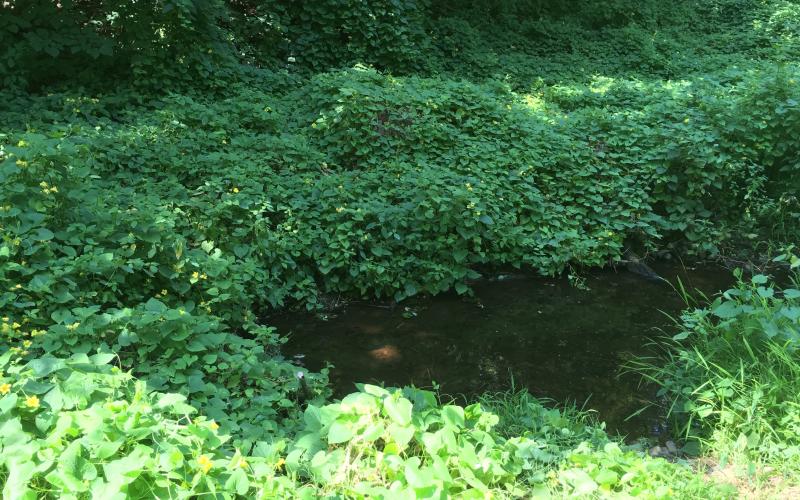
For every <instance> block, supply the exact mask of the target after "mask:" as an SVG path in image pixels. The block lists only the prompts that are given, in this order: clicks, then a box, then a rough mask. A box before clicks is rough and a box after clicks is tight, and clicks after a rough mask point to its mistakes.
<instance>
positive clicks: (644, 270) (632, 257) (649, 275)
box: [622, 251, 667, 282]
mask: <svg viewBox="0 0 800 500" xmlns="http://www.w3.org/2000/svg"><path fill="white" fill-rule="evenodd" d="M625 257H626V260H624V261H622V262H624V263H625V269H627V270H628V271H629V272H632V273H634V274H638V275H639V276H641V277H642V278H645V279H647V280H650V281H657V282H666V281H667V280H665V279H664V278H662V277H661V276H659V275H658V273H656V272H655V271H653V270H652V269H651V268H650V266H648V265H647V264H645V263H644V262H643V261H642V260H641V259H640V258H639V257H638V256H637V255H636V254H635V253H633V252H630V251H629V252H625Z"/></svg>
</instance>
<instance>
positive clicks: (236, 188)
mask: <svg viewBox="0 0 800 500" xmlns="http://www.w3.org/2000/svg"><path fill="white" fill-rule="evenodd" d="M231 191H233V192H234V193H238V192H239V188H238V187H235V188H233V189H231Z"/></svg>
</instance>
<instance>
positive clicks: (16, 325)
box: [11, 322, 22, 330]
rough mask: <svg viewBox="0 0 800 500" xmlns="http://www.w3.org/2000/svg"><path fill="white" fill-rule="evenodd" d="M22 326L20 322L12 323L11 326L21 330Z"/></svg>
mask: <svg viewBox="0 0 800 500" xmlns="http://www.w3.org/2000/svg"><path fill="white" fill-rule="evenodd" d="M21 326H22V325H20V324H19V323H16V322H15V323H12V324H11V328H13V329H14V330H19V327H21Z"/></svg>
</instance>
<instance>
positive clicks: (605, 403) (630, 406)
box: [270, 262, 732, 437]
mask: <svg viewBox="0 0 800 500" xmlns="http://www.w3.org/2000/svg"><path fill="white" fill-rule="evenodd" d="M653 268H654V269H655V271H656V272H658V273H659V274H660V275H661V276H663V277H665V278H667V279H668V280H669V281H670V282H672V283H676V280H677V279H678V278H680V280H681V281H682V283H683V284H684V286H685V287H686V289H687V290H695V289H696V290H700V291H702V292H703V293H705V294H707V295H710V294H713V293H716V292H717V291H720V290H724V289H726V288H728V286H729V285H730V284H731V283H732V276H731V273H730V272H729V271H727V270H724V269H720V268H717V267H702V266H700V267H697V268H694V269H686V268H684V267H683V266H681V265H678V264H674V263H670V262H661V263H656V264H654V265H653ZM585 278H586V281H585V283H586V285H587V287H588V289H579V288H576V287H575V286H572V285H571V284H570V283H569V281H568V280H567V279H566V278H541V277H535V276H526V275H499V276H497V277H494V278H492V279H487V280H482V281H479V282H477V283H475V284H474V285H473V289H474V291H475V296H474V298H465V297H459V296H457V295H455V294H443V295H440V296H436V297H432V298H427V299H418V300H411V301H406V302H404V303H402V304H399V305H397V306H396V307H394V308H387V307H380V306H378V305H376V304H363V303H351V304H349V305H348V306H347V307H346V308H345V309H343V310H340V311H337V312H336V313H335V314H329V315H327V316H322V315H314V314H305V315H304V314H300V315H298V314H292V315H285V316H277V317H274V318H271V319H270V323H271V324H273V325H275V326H276V327H278V330H279V331H280V332H281V333H282V334H287V335H289V341H288V342H287V344H286V345H285V346H284V353H285V355H286V356H287V357H289V358H295V359H296V360H297V361H298V362H300V363H302V364H303V365H304V366H306V367H308V368H309V369H311V370H318V369H320V368H322V367H324V366H325V364H326V362H330V363H332V364H333V365H334V368H333V369H332V370H331V383H332V384H333V388H334V391H335V393H336V395H337V396H342V395H344V394H346V393H348V392H351V391H353V390H354V385H353V384H354V383H355V382H367V383H374V384H385V385H386V386H402V385H408V384H413V385H416V386H418V387H425V388H430V387H431V383H432V381H435V382H436V383H437V384H438V386H439V390H440V392H442V393H443V394H448V395H452V396H455V397H457V398H462V399H461V402H462V403H463V401H464V400H463V397H466V398H470V397H471V396H474V395H476V394H478V393H481V392H484V391H492V390H503V389H507V388H509V387H510V385H511V383H512V377H513V383H514V384H515V385H516V387H525V388H527V389H528V390H529V391H530V392H531V393H533V394H534V395H536V396H540V397H547V398H550V399H553V400H555V401H557V402H565V401H575V402H577V403H578V405H579V406H581V405H584V403H585V406H586V407H587V408H591V409H593V410H596V411H597V416H598V418H599V419H600V420H602V421H605V422H606V423H607V424H608V428H609V430H610V431H612V432H620V433H622V434H626V435H628V436H629V437H638V436H647V435H649V434H652V433H653V428H654V426H655V427H657V426H658V424H657V422H658V416H657V414H656V413H654V412H653V411H649V412H644V413H642V414H641V415H639V416H637V417H635V418H630V419H627V420H626V418H627V417H629V416H630V415H631V414H632V413H634V412H636V410H639V409H640V408H642V407H643V406H645V405H646V404H647V403H648V401H651V400H652V399H653V398H654V395H655V394H654V390H653V389H652V388H651V387H640V384H639V383H638V382H639V380H638V378H637V377H636V376H633V375H620V374H619V367H620V365H621V364H622V363H623V362H624V361H625V360H626V359H627V358H629V357H630V356H632V355H636V354H644V353H647V352H648V347H647V343H648V342H649V340H651V339H653V338H655V337H658V336H662V335H664V332H665V331H666V332H670V331H672V330H671V329H672V328H673V327H672V326H671V325H672V323H671V321H670V319H669V318H668V317H667V316H666V314H669V315H672V316H673V317H677V315H678V314H679V313H680V311H681V310H682V309H683V308H684V307H685V303H684V302H683V299H682V298H681V296H680V294H679V293H678V292H677V291H676V290H674V289H673V288H672V287H670V286H669V285H667V284H666V283H658V282H651V281H647V280H644V279H642V278H641V277H640V276H638V275H635V274H632V273H628V272H623V271H617V272H615V271H611V270H605V271H595V272H592V273H590V274H588V275H586V276H585ZM665 313H666V314H665Z"/></svg>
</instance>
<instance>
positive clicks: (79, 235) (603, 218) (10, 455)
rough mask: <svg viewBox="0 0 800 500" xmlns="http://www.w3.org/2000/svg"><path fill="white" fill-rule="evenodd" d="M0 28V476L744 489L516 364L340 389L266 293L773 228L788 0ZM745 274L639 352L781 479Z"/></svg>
mask: <svg viewBox="0 0 800 500" xmlns="http://www.w3.org/2000/svg"><path fill="white" fill-rule="evenodd" d="M487 21H490V22H487ZM0 27H1V28H0V47H2V48H0V84H2V87H0V185H1V186H2V189H0V317H2V323H0V335H2V336H0V350H1V351H2V355H0V370H2V371H0V478H2V480H3V483H4V493H3V494H4V496H7V497H9V498H17V497H19V498H34V497H39V496H45V497H47V496H50V497H69V496H72V497H89V496H102V497H108V498H112V497H124V496H130V497H152V496H158V497H162V496H193V495H200V494H209V493H210V494H215V495H218V496H221V497H234V496H237V495H239V496H261V497H267V498H268V497H287V496H298V497H304V496H305V497H315V496H325V495H327V496H339V497H355V498H359V497H366V496H376V497H381V496H383V497H387V498H400V497H404V496H405V497H409V498H411V497H444V496H463V497H473V496H474V497H485V496H497V497H515V496H529V495H531V494H534V493H535V494H540V495H549V494H552V495H556V496H563V495H573V496H596V497H603V496H611V495H620V494H627V495H631V496H644V497H657V498H670V497H683V496H696V497H697V496H699V497H704V498H705V497H726V496H730V495H732V494H733V493H732V492H731V491H730V490H729V489H726V488H725V487H724V486H720V485H717V484H713V483H711V482H709V481H707V480H706V479H705V478H703V477H702V474H699V473H697V472H696V471H693V470H692V469H691V468H690V467H688V466H687V465H686V464H680V463H679V464H673V463H669V462H667V461H664V460H661V459H652V458H649V457H647V456H644V455H643V454H642V453H640V452H638V451H635V450H633V449H629V448H628V447H627V446H626V445H624V444H622V443H620V442H618V441H617V440H616V439H615V438H612V437H609V436H608V435H606V433H605V432H604V431H603V429H602V426H601V425H600V424H599V423H596V422H593V421H591V420H587V418H588V417H587V416H586V415H584V414H582V413H580V412H575V411H573V410H569V409H563V408H562V409H553V408H550V407H549V406H548V405H545V404H543V403H542V402H541V401H539V400H536V399H535V398H532V397H531V396H530V395H528V394H526V393H524V392H515V391H512V392H510V393H507V394H501V395H487V396H486V397H485V398H484V399H483V400H481V401H480V403H476V404H472V405H467V406H465V407H461V406H458V405H455V404H453V402H451V401H448V400H439V399H437V397H436V395H434V394H432V393H428V392H425V391H421V390H418V389H410V388H405V389H397V390H394V389H391V390H389V389H383V388H379V387H375V386H362V387H360V388H359V390H358V392H355V393H353V394H351V395H349V396H347V397H345V398H344V399H343V400H341V401H331V399H330V393H329V389H328V388H327V385H326V384H327V374H326V372H325V371H322V372H320V373H308V372H307V371H306V370H304V369H301V368H299V367H297V366H295V365H293V364H292V363H291V362H289V361H288V360H286V359H284V358H283V357H282V355H281V352H280V346H281V343H282V341H283V340H282V338H281V337H280V333H281V332H276V331H275V330H274V329H273V328H271V327H270V326H269V325H268V324H265V321H264V318H265V316H266V314H267V313H269V312H271V311H274V310H277V309H279V308H297V307H299V308H309V309H315V308H322V307H325V304H326V303H327V302H328V301H329V299H330V298H331V297H335V296H340V295H341V296H346V297H352V298H365V299H389V300H398V301H399V300H402V299H404V298H407V297H410V296H413V295H418V294H437V293H442V292H446V291H449V290H454V291H455V292H456V293H458V294H468V293H470V289H469V282H470V281H471V280H473V279H475V278H477V277H479V276H480V273H481V272H482V271H485V270H486V269H491V268H495V267H503V266H515V267H520V268H524V269H526V270H531V271H535V272H538V273H541V274H546V275H555V274H559V273H563V272H567V273H571V274H574V275H577V274H579V273H580V271H581V269H583V268H589V267H599V266H604V265H607V264H608V263H610V262H613V261H616V260H620V259H621V258H622V257H623V255H624V254H625V252H626V250H634V251H635V252H637V253H651V254H655V255H657V254H663V253H677V254H680V255H682V256H689V257H712V258H735V259H737V260H744V259H747V260H753V261H758V260H759V259H761V260H763V259H764V258H766V257H767V256H768V255H769V254H770V252H771V251H772V250H773V249H775V248H778V247H781V246H785V245H787V244H791V243H793V242H796V241H797V240H798V227H800V225H799V224H798V223H800V201H799V200H798V197H797V193H798V192H799V190H800V184H798V180H797V179H798V176H797V172H798V169H799V168H800V104H799V103H800V85H798V81H800V66H798V64H797V60H798V54H800V41H799V40H800V38H798V37H800V31H799V30H800V5H798V4H797V3H796V2H793V1H785V0H771V1H765V2H755V1H750V0H716V1H712V2H702V3H701V4H698V3H695V2H683V1H681V2H674V3H672V4H669V5H667V4H664V3H663V2H654V1H653V2H650V1H648V2H630V1H627V0H616V1H612V2H604V3H602V5H601V4H600V3H597V2H588V1H583V0H580V1H578V0H576V1H572V2H566V3H565V2H549V1H545V0H529V1H525V2H506V1H501V0H496V1H478V0H473V1H459V2H438V1H430V2H426V1H404V2H394V1H392V2H389V1H369V2H358V1H350V0H330V1H327V0H326V1H322V2H299V3H298V2H286V1H282V0H275V1H270V2H247V1H230V2H224V1H222V0H216V1H212V2H192V1H155V0H153V1H142V2H135V3H131V4H126V5H121V4H120V5H110V4H107V3H103V2H94V1H67V0H65V1H62V2H58V3H52V2H49V1H30V2H23V1H10V2H4V3H3V5H2V6H0ZM737 290H738V291H737ZM737 290H734V291H729V292H728V295H726V296H725V297H724V298H723V299H719V301H717V302H716V303H714V304H712V305H711V306H709V307H708V308H706V309H699V310H697V311H694V312H692V311H689V312H687V315H686V317H685V319H684V331H683V332H682V333H680V334H679V338H677V339H676V340H675V342H678V344H676V346H675V347H674V348H670V349H671V350H670V351H668V352H669V354H668V355H667V361H666V364H660V365H653V366H651V367H650V368H648V369H646V370H643V372H644V373H646V374H647V376H648V377H650V378H651V379H652V380H654V381H656V382H658V383H660V384H662V385H663V387H664V389H663V391H664V395H665V396H667V397H668V398H669V399H670V400H671V401H672V403H674V405H673V407H674V408H678V410H679V411H676V413H675V414H676V417H677V418H678V419H679V421H681V422H682V423H684V424H685V425H684V427H683V429H684V436H685V437H690V438H696V439H699V440H701V442H702V443H703V445H704V447H705V449H706V450H707V451H709V452H713V453H716V454H717V455H722V456H724V457H728V456H730V457H734V456H735V455H736V456H738V455H737V454H740V455H741V454H742V453H743V454H744V456H745V457H747V459H748V460H754V457H755V456H759V457H761V458H762V459H763V460H765V461H766V462H765V464H767V465H769V466H770V467H773V468H778V469H780V471H781V472H782V473H784V474H786V475H787V477H789V478H791V477H792V475H793V474H794V475H795V476H796V473H797V461H796V447H797V444H796V442H795V441H796V440H794V438H793V437H792V433H793V432H795V431H796V418H795V417H796V415H795V414H796V413H797V412H796V410H797V407H796V406H797V400H796V394H797V391H796V390H795V387H796V383H795V382H796V380H797V360H796V355H795V350H794V349H793V348H792V344H791V342H793V340H792V338H789V337H786V338H784V337H785V335H784V334H785V333H786V332H795V334H796V325H797V320H798V318H797V315H796V314H795V312H794V311H795V309H796V308H797V306H796V304H795V301H796V299H797V297H796V296H795V295H796V294H795V293H794V291H793V290H794V288H787V289H785V290H784V291H783V292H778V291H777V288H774V287H773V288H770V287H768V286H767V282H766V281H764V280H763V278H760V277H757V278H753V281H751V284H750V285H747V286H745V285H741V286H740V288H739V289H737ZM717 320H721V321H717ZM754 325H755V326H754ZM752 331H758V332H761V333H763V334H764V335H766V336H767V337H769V339H768V341H764V339H762V338H761V337H760V336H759V335H760V334H753V333H752ZM775 332H779V333H775ZM781 332H783V333H781ZM773 333H775V334H774V335H773ZM684 335H685V336H684ZM687 346H688V347H687ZM709 353H713V355H714V356H715V357H716V356H718V357H719V358H720V359H721V360H723V361H715V362H714V363H715V364H708V363H706V359H707V357H708V355H709ZM298 372H301V376H298ZM709 381H715V382H713V383H710V385H709ZM704 384H705V385H704ZM720 384H722V385H720ZM725 384H727V385H725ZM764 387H767V388H769V390H766V391H765V390H764ZM687 391H688V394H690V396H687ZM708 391H712V392H708ZM714 391H716V392H714ZM729 393H730V394H729ZM759 394H760V395H759ZM793 394H794V395H795V396H794V397H792V395H793ZM755 395H759V396H758V397H759V401H772V402H773V403H774V404H775V405H778V406H779V407H780V409H779V411H777V412H774V411H772V409H771V408H772V406H770V405H766V404H764V406H759V404H756V403H753V402H752V401H750V402H751V403H753V405H754V406H753V408H754V410H752V411H751V410H747V408H750V407H749V406H747V405H746V404H745V402H746V400H747V398H753V397H755ZM729 404H733V406H729ZM756 410H758V411H756ZM748 411H749V413H748ZM776 415H777V416H776ZM776 418H777V419H778V420H775V419H776ZM698 425H699V427H698ZM742 436H745V437H744V438H742ZM745 441H746V442H745ZM761 465H764V464H761Z"/></svg>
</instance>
